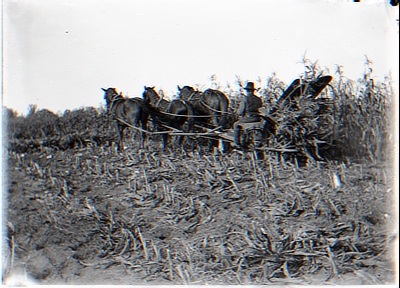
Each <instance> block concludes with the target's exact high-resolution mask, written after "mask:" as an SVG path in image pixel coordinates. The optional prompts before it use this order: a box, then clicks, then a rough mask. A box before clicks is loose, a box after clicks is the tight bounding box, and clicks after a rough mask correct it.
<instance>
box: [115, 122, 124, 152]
mask: <svg viewBox="0 0 400 288" xmlns="http://www.w3.org/2000/svg"><path fill="white" fill-rule="evenodd" d="M125 128H126V127H125V126H122V125H120V124H118V123H117V131H118V136H119V137H118V152H121V151H122V150H123V148H124V146H123V139H124V130H125Z"/></svg>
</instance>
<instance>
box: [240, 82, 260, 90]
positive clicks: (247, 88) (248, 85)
mask: <svg viewBox="0 0 400 288" xmlns="http://www.w3.org/2000/svg"><path fill="white" fill-rule="evenodd" d="M243 89H244V90H252V91H254V90H257V89H256V88H254V83H253V82H247V85H246V87H244V88H243Z"/></svg>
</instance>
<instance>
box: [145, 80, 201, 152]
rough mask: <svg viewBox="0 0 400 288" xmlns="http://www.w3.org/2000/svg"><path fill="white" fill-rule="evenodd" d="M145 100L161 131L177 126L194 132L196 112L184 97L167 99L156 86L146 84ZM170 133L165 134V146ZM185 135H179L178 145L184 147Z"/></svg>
mask: <svg viewBox="0 0 400 288" xmlns="http://www.w3.org/2000/svg"><path fill="white" fill-rule="evenodd" d="M143 99H144V102H145V103H146V104H147V105H149V106H150V109H151V111H153V112H152V113H151V116H152V118H153V119H154V120H155V122H156V126H157V127H158V129H159V130H161V131H169V130H171V128H175V129H177V130H180V131H184V132H192V131H193V127H194V118H193V116H194V113H193V109H192V107H191V106H190V105H189V103H187V102H186V101H184V100H182V99H174V100H172V101H167V100H165V99H163V98H161V97H160V95H159V94H158V93H157V92H156V91H155V90H154V87H146V86H144V92H143ZM168 136H169V135H168V133H165V134H163V147H164V149H166V148H167V146H168ZM183 140H184V136H182V135H181V136H179V137H178V142H177V143H178V146H179V147H181V148H182V143H183Z"/></svg>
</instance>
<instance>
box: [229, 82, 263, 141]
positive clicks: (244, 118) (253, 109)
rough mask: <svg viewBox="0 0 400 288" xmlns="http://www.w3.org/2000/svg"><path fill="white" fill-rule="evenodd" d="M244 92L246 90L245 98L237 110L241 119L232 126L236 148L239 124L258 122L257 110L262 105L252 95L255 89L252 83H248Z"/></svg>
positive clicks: (260, 101)
mask: <svg viewBox="0 0 400 288" xmlns="http://www.w3.org/2000/svg"><path fill="white" fill-rule="evenodd" d="M244 90H246V96H245V97H244V98H243V100H242V102H241V103H240V105H239V110H238V115H239V116H240V117H241V118H240V120H239V121H237V122H236V123H235V124H234V126H233V128H234V131H235V143H236V145H238V146H239V145H240V131H241V130H242V127H241V124H244V123H254V122H260V121H261V117H260V111H259V110H260V108H261V107H262V105H263V104H262V100H261V98H260V97H258V96H256V95H254V91H255V90H257V89H256V88H254V83H253V82H248V83H247V85H246V87H245V88H244Z"/></svg>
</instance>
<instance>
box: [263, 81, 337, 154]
mask: <svg viewBox="0 0 400 288" xmlns="http://www.w3.org/2000/svg"><path fill="white" fill-rule="evenodd" d="M331 80H332V77H331V76H320V77H317V78H316V79H313V80H302V79H296V80H294V81H293V82H292V84H291V85H289V87H288V88H287V89H286V90H285V91H284V93H283V94H282V95H281V97H280V98H278V100H277V101H276V103H275V104H274V106H273V107H272V109H270V111H269V112H268V114H269V117H270V118H272V120H273V121H275V133H273V134H272V135H269V137H268V143H267V145H268V146H269V147H273V148H277V149H281V150H285V149H286V150H288V149H290V150H295V151H297V152H295V155H296V156H303V157H306V158H308V159H314V160H322V159H325V158H327V157H329V156H330V154H331V153H332V152H331V149H332V148H333V146H332V145H333V137H334V134H335V133H334V132H335V118H334V102H333V98H332V97H329V96H328V95H327V93H326V92H324V93H323V94H321V92H322V91H323V90H324V89H325V90H326V87H327V85H328V84H329V82H330V81H331Z"/></svg>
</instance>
